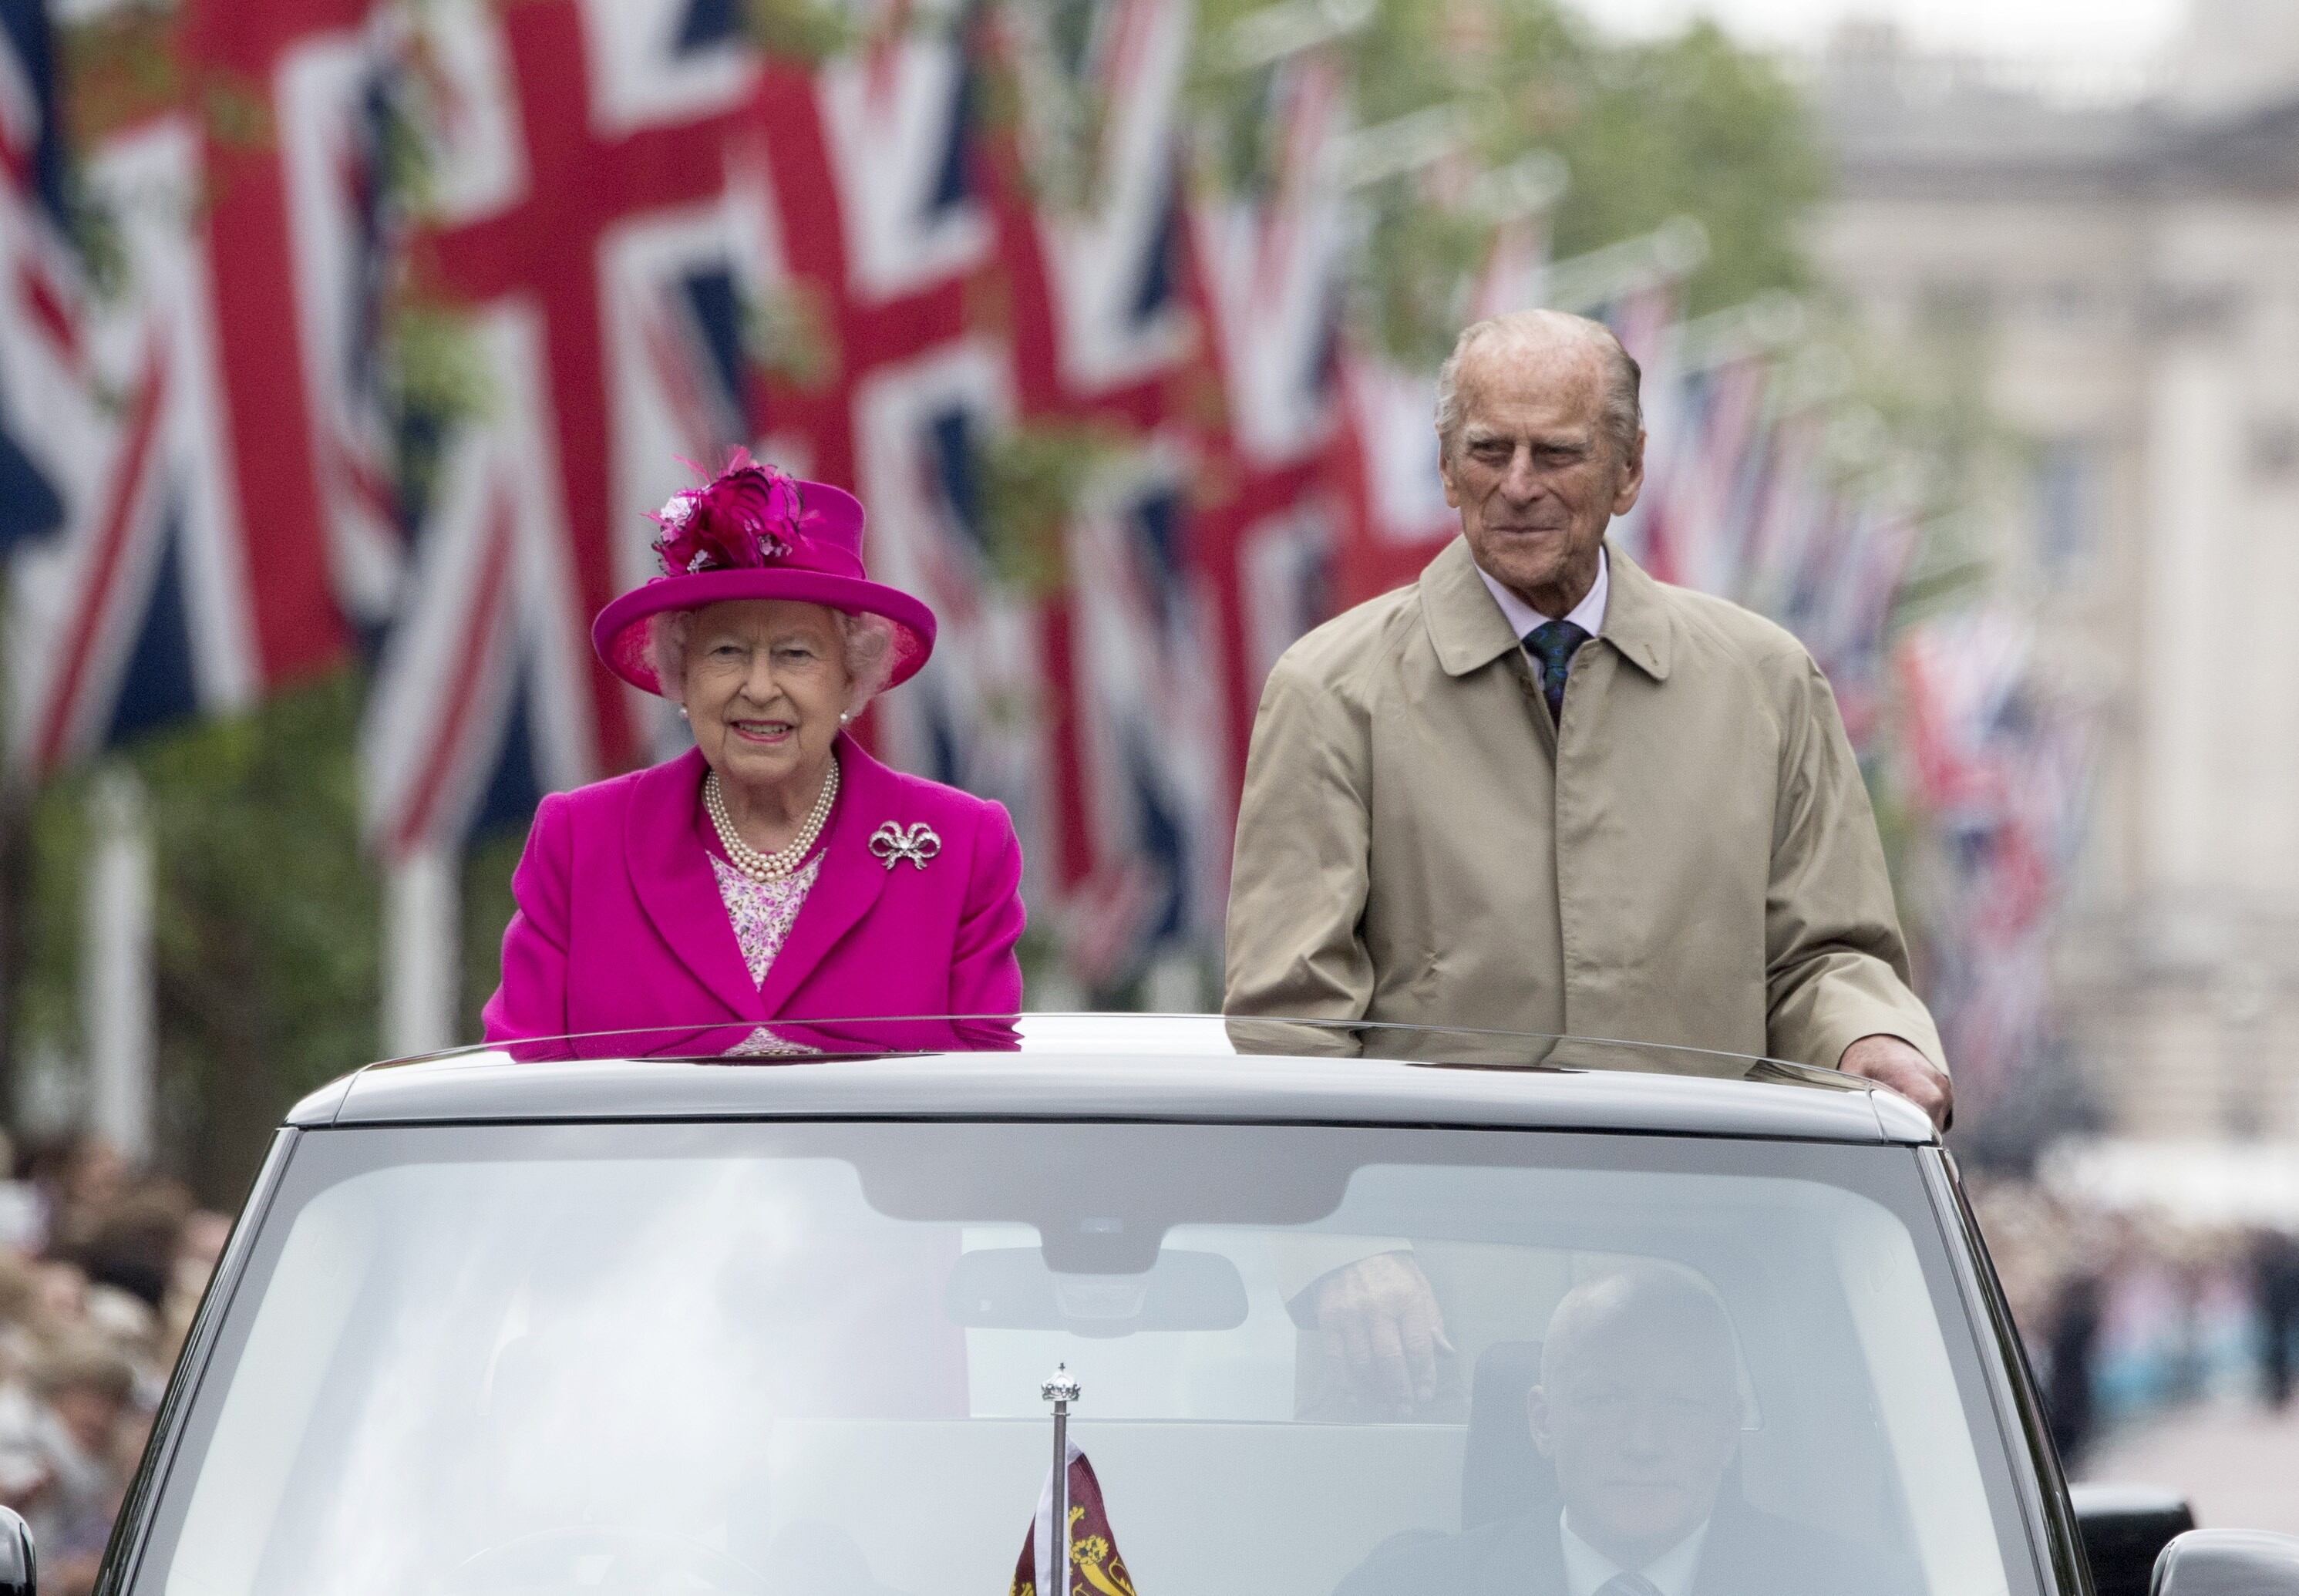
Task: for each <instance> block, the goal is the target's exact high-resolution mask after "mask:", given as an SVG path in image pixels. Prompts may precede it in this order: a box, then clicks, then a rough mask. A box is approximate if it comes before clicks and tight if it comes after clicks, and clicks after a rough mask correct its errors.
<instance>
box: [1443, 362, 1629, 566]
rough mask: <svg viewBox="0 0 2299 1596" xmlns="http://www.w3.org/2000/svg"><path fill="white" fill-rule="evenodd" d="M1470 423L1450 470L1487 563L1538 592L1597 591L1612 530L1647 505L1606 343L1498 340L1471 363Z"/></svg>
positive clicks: (1464, 419) (1452, 500)
mask: <svg viewBox="0 0 2299 1596" xmlns="http://www.w3.org/2000/svg"><path fill="white" fill-rule="evenodd" d="M1459 380H1460V389H1459V392H1460V403H1461V424H1460V429H1459V431H1458V433H1457V435H1456V436H1455V437H1454V439H1453V443H1452V446H1451V447H1450V448H1449V449H1448V450H1446V451H1445V453H1444V457H1443V459H1442V461H1441V462H1440V470H1442V473H1443V475H1444V478H1445V502H1446V503H1448V504H1450V505H1452V506H1453V508H1454V509H1456V510H1457V511H1460V512H1461V530H1462V531H1463V532H1465V533H1466V534H1467V535H1468V539H1469V552H1470V553H1473V554H1474V555H1475V556H1476V560H1477V563H1478V564H1479V565H1481V566H1482V567H1484V569H1486V571H1487V572H1489V573H1490V574H1491V575H1492V576H1494V577H1497V578H1499V579H1500V581H1501V582H1502V583H1503V584H1505V585H1506V586H1509V587H1511V588H1514V589H1515V591H1516V592H1517V593H1519V594H1523V595H1524V596H1526V597H1528V598H1532V599H1536V600H1537V599H1538V598H1540V597H1541V596H1544V595H1551V594H1556V593H1559V592H1560V591H1562V592H1568V593H1573V594H1575V595H1576V596H1577V594H1580V593H1585V592H1586V591H1587V589H1588V586H1589V584H1590V583H1593V582H1594V581H1595V580H1596V578H1597V560H1598V547H1599V546H1600V545H1601V544H1602V543H1603V542H1604V537H1605V528H1606V526H1607V525H1608V524H1609V523H1610V522H1611V520H1612V519H1613V518H1614V516H1616V515H1623V514H1625V513H1626V512H1627V511H1628V510H1629V509H1630V507H1631V505H1633V504H1635V503H1636V502H1637V493H1638V490H1639V488H1640V487H1642V486H1643V485H1644V444H1643V440H1642V439H1641V438H1639V440H1638V444H1637V446H1636V447H1635V448H1634V449H1633V450H1631V452H1630V453H1629V454H1628V455H1627V457H1626V458H1623V457H1622V456H1621V454H1620V452H1619V450H1618V448H1617V447H1616V446H1615V445H1614V443H1613V441H1612V439H1611V438H1610V437H1609V436H1607V435H1606V431H1605V426H1604V409H1605V383H1606V362H1605V357H1604V354H1603V353H1602V352H1601V351H1600V350H1598V348H1597V347H1596V346H1595V345H1591V344H1588V343H1583V342H1581V341H1578V340H1566V339H1559V340H1555V341H1548V342H1533V341H1530V340H1526V339H1503V338H1496V339H1492V340H1490V341H1488V342H1486V343H1483V344H1481V345H1477V346H1476V347H1475V348H1473V349H1472V350H1471V351H1470V352H1469V353H1468V355H1467V356H1466V357H1465V359H1464V360H1463V361H1462V362H1461V372H1460V379H1459Z"/></svg>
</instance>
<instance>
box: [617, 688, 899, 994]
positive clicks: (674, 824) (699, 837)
mask: <svg viewBox="0 0 2299 1596" xmlns="http://www.w3.org/2000/svg"><path fill="white" fill-rule="evenodd" d="M706 768H707V767H706V765H705V763H704V761H703V758H702V751H701V749H699V748H690V749H688V750H687V751H686V752H685V753H683V754H681V755H679V757H678V758H676V759H675V760H671V761H668V762H667V763H665V764H660V765H657V766H655V767H654V768H653V769H650V770H647V771H645V772H643V774H642V775H641V776H640V777H639V784H638V789H637V791H636V792H635V794H633V797H632V802H631V806H630V810H629V813H628V816H627V819H626V821H625V831H624V837H623V846H624V853H625V857H626V858H627V860H629V864H630V871H631V879H632V884H633V885H634V886H635V888H636V889H637V893H638V898H639V902H640V903H641V904H642V905H643V906H644V908H645V910H646V912H647V918H648V919H652V921H653V922H654V925H655V929H656V931H657V932H659V933H660V935H661V936H662V939H663V940H664V941H665V942H666V943H668V944H669V945H670V946H671V948H672V949H673V950H675V951H676V952H677V954H678V956H679V958H680V959H681V960H683V961H684V962H685V965H686V967H687V968H688V969H690V970H692V971H693V973H694V975H695V977H696V978H697V979H699V980H700V981H701V983H702V984H703V985H705V986H708V987H709V988H710V991H711V993H712V994H713V995H714V996H716V997H717V998H718V1000H719V1002H723V1003H725V1004H726V1007H727V1009H728V1010H729V1011H730V1012H732V1013H734V1014H735V1015H737V1016H740V1017H741V1018H744V1019H747V1020H752V1021H756V1020H763V1019H768V1018H773V1017H774V1015H775V1013H776V1010H778V1009H779V1008H780V1007H781V1005H782V1004H783V1002H784V1001H785V1000H787V999H788V998H789V997H790V995H791V993H792V991H793V988H795V987H796V986H797V985H798V984H799V983H800V982H801V980H803V979H804V978H805V977H806V976H807V975H808V974H809V972H810V971H812V970H813V968H815V966H816V965H817V964H818V963H820V962H821V960H822V958H823V956H824V955H825V954H826V953H828V952H830V950H831V948H832V947H833V946H834V945H835V944H836V943H837V942H838V940H839V938H841V937H842V936H843V935H846V933H847V932H848V931H850V930H851V929H853V927H854V924H855V922H856V921H858V920H859V919H861V918H862V917H863V916H864V915H865V914H867V913H868V912H869V910H870V906H871V905H872V904H873V903H875V902H876V901H877V898H878V893H879V890H880V889H881V887H883V886H884V882H885V876H886V871H885V869H884V868H883V867H882V866H881V865H880V864H879V862H878V861H877V860H875V859H873V858H872V857H871V855H870V844H869V832H870V829H871V827H874V826H876V824H877V823H878V822H880V821H882V820H884V819H889V818H892V807H891V805H892V802H893V800H894V799H895V797H896V796H897V795H898V794H897V793H896V788H897V786H898V785H899V784H897V783H896V781H895V779H894V777H893V774H892V772H891V771H889V770H888V769H886V768H885V767H884V765H882V764H880V763H879V762H878V761H876V760H874V759H872V758H871V757H870V756H869V755H868V754H867V753H865V752H862V749H861V746H860V744H857V743H856V742H855V741H854V739H853V738H852V737H851V736H848V735H847V734H845V733H844V732H841V733H840V734H839V735H838V768H839V792H838V805H837V807H836V808H835V809H834V810H832V811H831V817H830V824H829V826H828V827H827V828H826V829H827V834H828V835H827V836H826V840H825V841H824V844H823V861H822V870H821V873H820V874H819V875H818V876H817V877H816V878H815V883H814V885H813V887H812V888H811V889H810V890H809V892H808V893H807V895H806V902H804V903H803V904H801V906H800V908H799V912H798V919H796V920H795V921H794V922H793V924H792V926H791V930H790V935H789V938H788V939H787V940H786V941H784V943H783V945H782V948H781V950H780V951H779V952H776V955H775V961H774V962H773V963H772V964H770V965H768V967H767V978H766V983H765V985H763V986H760V985H754V984H753V983H752V982H751V971H750V968H749V967H748V966H747V965H745V964H744V963H743V950H742V944H741V943H738V942H737V941H736V940H735V927H734V925H733V923H732V922H731V921H730V920H729V919H727V917H726V902H725V900H723V899H722V898H721V897H720V896H719V895H718V874H717V872H715V871H714V870H712V869H711V868H710V849H709V847H708V845H707V844H706V843H705V841H704V835H703V828H704V827H706V826H708V825H709V824H710V822H709V820H707V819H705V818H704V817H703V813H702V801H701V791H702V775H703V771H704V770H705V769H706ZM881 810H885V811H886V812H885V813H881V812H879V811H881Z"/></svg>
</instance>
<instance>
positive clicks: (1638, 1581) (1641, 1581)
mask: <svg viewBox="0 0 2299 1596" xmlns="http://www.w3.org/2000/svg"><path fill="white" fill-rule="evenodd" d="M1548 624H1549V625H1551V626H1556V625H1559V624H1560V623H1559V622H1556V621H1551V622H1549V623H1548ZM1561 624H1564V625H1566V626H1570V625H1572V623H1571V622H1570V621H1566V622H1563V623H1561ZM1573 630H1575V631H1579V630H1580V628H1578V627H1574V628H1573ZM1597 1596H1660V1587H1659V1586H1658V1585H1656V1584H1653V1582H1652V1581H1650V1580H1648V1579H1647V1578H1646V1577H1645V1576H1644V1575H1641V1574H1615V1575H1613V1577H1612V1578H1610V1579H1608V1580H1606V1582H1605V1583H1604V1584H1601V1585H1598V1587H1597Z"/></svg>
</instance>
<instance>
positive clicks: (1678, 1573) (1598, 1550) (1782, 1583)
mask: <svg viewBox="0 0 2299 1596" xmlns="http://www.w3.org/2000/svg"><path fill="white" fill-rule="evenodd" d="M1736 1367H1737V1366H1736V1363H1735V1360H1734V1356H1733V1342H1732V1330H1731V1325H1730V1321H1728V1320H1727V1319H1726V1318H1725V1317H1724V1309H1723V1308H1722V1306H1721V1305H1720V1304H1719V1303H1718V1302H1717V1301H1716V1300H1715V1299H1714V1297H1712V1296H1711V1295H1709V1293H1707V1291H1706V1289H1704V1288H1703V1287H1702V1286H1700V1285H1699V1284H1696V1283H1695V1282H1694V1281H1692V1280H1691V1279H1690V1278H1689V1277H1688V1276H1684V1275H1681V1274H1680V1273H1678V1272H1676V1271H1674V1270H1672V1269H1668V1268H1662V1267H1659V1266H1656V1265H1643V1266H1639V1267H1637V1268H1631V1269H1627V1270H1623V1271H1622V1272H1621V1273H1618V1274H1614V1275H1606V1276H1600V1277H1599V1278H1598V1279H1596V1280H1592V1281H1589V1282H1588V1283H1587V1284H1582V1285H1578V1286H1575V1287H1574V1288H1573V1290H1572V1291H1570V1292H1568V1293H1565V1296H1564V1301H1561V1302H1559V1303H1558V1304H1557V1307H1556V1315H1555V1317H1554V1318H1551V1319H1550V1321H1549V1326H1548V1335H1547V1337H1546V1338H1545V1339H1544V1340H1543V1341H1542V1342H1541V1348H1540V1384H1539V1385H1537V1386H1535V1387H1534V1388H1533V1390H1532V1393H1531V1400H1530V1401H1529V1403H1528V1407H1529V1409H1530V1411H1529V1413H1528V1415H1527V1417H1528V1419H1529V1422H1530V1423H1531V1427H1532V1440H1533V1445H1534V1446H1535V1448H1536V1449H1538V1451H1540V1455H1541V1456H1542V1457H1543V1458H1545V1459H1548V1463H1549V1465H1550V1467H1553V1468H1554V1469H1555V1471H1556V1492H1557V1496H1558V1498H1559V1499H1561V1500H1562V1503H1563V1506H1562V1509H1561V1510H1560V1509H1559V1508H1558V1507H1557V1505H1556V1503H1555V1502H1550V1503H1548V1504H1547V1505H1546V1506H1541V1507H1534V1504H1531V1503H1528V1504H1527V1506H1528V1507H1533V1510H1532V1511H1531V1512H1528V1513H1526V1514H1524V1515H1523V1516H1522V1517H1516V1518H1509V1519H1503V1520H1501V1521H1499V1522H1498V1523H1496V1524H1491V1525H1484V1526H1482V1527H1481V1528H1479V1529H1474V1530H1471V1531H1470V1532H1468V1533H1467V1534H1462V1535H1456V1536H1452V1537H1449V1538H1447V1539H1441V1540H1438V1541H1434V1542H1429V1541H1422V1542H1415V1543H1412V1544H1408V1545H1400V1546H1396V1547H1392V1548H1390V1549H1386V1550H1379V1551H1376V1552H1375V1553H1374V1555H1373V1557H1372V1558H1370V1559H1367V1561H1366V1562H1365V1565H1364V1566H1363V1567H1360V1568H1358V1569H1357V1571H1356V1572H1355V1573H1353V1574H1351V1575H1349V1577H1348V1578H1347V1579H1345V1580H1343V1581H1342V1582H1341V1585H1340V1591H1339V1592H1337V1596H1408V1593H1412V1596H1417V1593H1418V1592H1428V1591H1515V1592H1523V1596H1840V1593H1842V1592H1855V1591H1857V1592H1862V1593H1863V1596H1888V1593H1889V1592H1898V1591H1901V1590H1903V1589H1905V1586H1906V1584H1908V1582H1907V1581H1905V1580H1903V1579H1898V1578H1895V1577H1893V1575H1891V1574H1890V1573H1888V1571H1887V1570H1886V1569H1884V1568H1883V1567H1881V1566H1880V1562H1879V1559H1876V1558H1875V1557H1874V1556H1872V1555H1871V1554H1869V1553H1867V1552H1865V1551H1863V1550H1860V1549H1858V1548H1855V1547H1854V1546H1851V1545H1849V1544H1847V1543H1846V1542H1841V1541H1838V1540H1836V1539H1835V1538H1834V1537H1832V1536H1829V1535H1825V1534H1822V1533H1820V1532H1819V1531H1817V1530H1813V1529H1810V1528H1807V1527H1806V1526H1805V1525H1800V1524H1796V1523H1793V1522H1791V1521H1789V1520H1788V1519H1785V1518H1780V1517H1775V1516H1774V1515H1772V1514H1769V1513H1764V1512H1760V1511H1758V1510H1757V1509H1755V1508H1753V1507H1751V1506H1749V1505H1748V1503H1747V1501H1745V1500H1741V1498H1740V1495H1739V1487H1738V1485H1737V1484H1735V1483H1734V1482H1733V1481H1732V1480H1731V1478H1730V1467H1731V1463H1732V1460H1733V1459H1734V1457H1735V1456H1736V1455H1737V1454H1738V1453H1739V1441H1740V1434H1739V1432H1740V1417H1741V1405H1740V1392H1739V1384H1738V1381H1737V1376H1736Z"/></svg>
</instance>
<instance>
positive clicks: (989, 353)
mask: <svg viewBox="0 0 2299 1596" xmlns="http://www.w3.org/2000/svg"><path fill="white" fill-rule="evenodd" d="M1015 403H1016V402H1015V396H1014V392H1013V374H1012V370H1011V364H1010V362H1009V361H1008V359H1007V358H1006V354H1005V352H1004V351H1003V350H1002V349H1001V348H1000V346H999V345H997V344H996V343H995V342H994V341H992V340H991V339H989V338H986V337H970V338H966V339H962V340H959V341H956V342H953V343H951V344H950V345H947V346H945V347H942V348H940V349H936V350H934V351H932V352H930V353H925V354H923V355H920V356H918V357H917V358H916V359H914V360H911V361H907V362H901V363H898V364H891V365H888V366H884V367H882V368H880V369H878V370H876V371H874V372H872V373H871V374H870V376H869V377H868V378H866V379H865V380H864V382H863V383H862V385H861V387H860V390H859V393H858V395H857V397H856V401H855V412H856V420H855V428H856V434H857V437H858V439H859V445H860V446H859V459H860V463H861V467H862V473H861V488H862V492H863V495H865V500H866V502H867V503H868V504H869V505H870V544H871V560H872V569H873V572H874V574H875V575H876V576H877V577H878V578H879V579H881V580H884V581H886V582H890V583H892V584H893V585H894V586H898V587H901V588H902V589H903V590H904V591H906V592H909V593H914V594H917V595H918V596H919V597H920V598H923V599H925V601H926V603H928V604H930V605H932V606H933V608H934V615H935V619H936V620H937V622H938V623H939V631H938V634H937V637H936V642H935V646H934V658H933V659H931V660H929V661H927V662H926V666H925V669H924V670H922V671H920V672H919V674H918V676H917V678H916V679H915V680H914V681H912V682H911V683H910V684H909V686H905V687H904V688H903V689H902V691H901V693H899V694H894V695H892V696H891V697H889V698H888V699H887V700H886V701H885V702H884V704H883V706H881V708H880V709H879V710H878V711H876V719H877V720H878V722H879V732H880V736H881V737H882V739H883V742H884V747H885V749H886V751H887V752H889V753H890V754H891V755H892V757H893V758H894V759H895V760H896V761H898V762H900V763H901V765H902V766H903V767H904V768H905V769H912V770H917V771H920V772H922V773H923V774H925V775H928V776H932V777H934V778H935V779H936V780H938V781H947V782H951V783H955V784H956V785H958V786H963V787H965V788H967V790H968V791H970V792H975V793H979V794H984V795H985V796H989V797H993V798H996V799H998V800H999V801H1000V802H1003V803H1004V804H1005V805H1006V806H1007V808H1008V810H1010V811H1011V812H1012V814H1013V816H1014V819H1015V825H1016V828H1017V832H1018V833H1019V834H1020V835H1021V836H1022V837H1023V839H1024V842H1025V848H1024V858H1025V860H1030V868H1031V869H1033V870H1035V869H1038V868H1039V867H1038V864H1037V861H1036V860H1032V859H1031V855H1032V853H1033V850H1032V849H1031V848H1030V847H1029V846H1027V844H1030V843H1032V842H1034V841H1041V840H1042V839H1044V838H1045V837H1047V836H1048V835H1050V829H1049V827H1047V825H1046V817H1047V811H1048V810H1049V807H1050V804H1051V803H1052V802H1054V799H1055V796H1056V794H1054V792H1053V791H1052V789H1051V786H1050V780H1051V778H1050V774H1049V767H1048V763H1047V757H1046V748H1045V744H1044V727H1045V724H1046V719H1047V715H1046V706H1045V702H1044V699H1045V689H1044V685H1043V684H1044V682H1045V679H1046V678H1045V665H1046V661H1045V659H1044V657H1043V653H1042V638H1041V636H1040V614H1039V601H1038V600H1036V599H1035V598H1033V596H1032V595H1031V593H1030V590H1029V586H1028V585H1027V584H1026V582H1025V581H1024V580H1021V579H1019V578H1020V575H1021V573H1017V572H1015V571H1012V570H1010V569H1008V570H1003V571H1001V569H1000V553H999V551H998V549H997V548H996V547H995V546H994V541H995V537H996V536H997V535H996V533H995V532H994V531H993V529H992V526H991V524H990V520H989V517H990V513H991V507H990V505H989V503H988V502H987V494H988V491H989V483H988V480H987V477H988V469H989V462H988V460H987V453H988V451H989V449H990V447H991V445H992V440H993V439H995V438H996V437H998V436H1000V434H1002V433H1003V432H1004V431H1005V430H1006V429H1007V428H1009V427H1010V426H1011V425H1012V421H1013V416H1014V411H1015ZM1008 558H1009V559H1010V558H1011V556H1010V555H1009V556H1008ZM1041 857H1042V855H1041Z"/></svg>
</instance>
